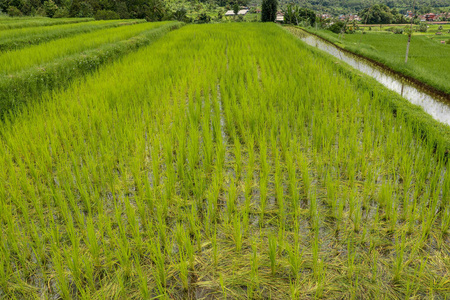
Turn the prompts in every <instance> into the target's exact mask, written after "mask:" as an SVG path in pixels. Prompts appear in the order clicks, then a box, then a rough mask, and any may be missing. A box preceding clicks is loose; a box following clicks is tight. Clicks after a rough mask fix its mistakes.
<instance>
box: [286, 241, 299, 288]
mask: <svg viewBox="0 0 450 300" xmlns="http://www.w3.org/2000/svg"><path fill="white" fill-rule="evenodd" d="M285 247H286V248H285V251H286V252H287V254H288V261H289V267H290V270H291V276H292V278H293V279H294V280H298V279H299V276H300V270H301V267H302V264H303V251H302V252H300V251H299V248H298V246H296V245H289V244H286V245H285Z"/></svg>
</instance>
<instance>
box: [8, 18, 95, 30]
mask: <svg viewBox="0 0 450 300" xmlns="http://www.w3.org/2000/svg"><path fill="white" fill-rule="evenodd" d="M88 21H92V19H91V18H67V19H49V18H38V17H36V18H25V19H23V18H0V30H5V29H14V28H25V27H36V26H52V25H58V24H71V23H80V22H88Z"/></svg>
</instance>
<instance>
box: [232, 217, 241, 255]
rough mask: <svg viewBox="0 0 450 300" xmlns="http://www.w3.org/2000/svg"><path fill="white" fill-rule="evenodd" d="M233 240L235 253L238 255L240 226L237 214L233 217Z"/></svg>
mask: <svg viewBox="0 0 450 300" xmlns="http://www.w3.org/2000/svg"><path fill="white" fill-rule="evenodd" d="M233 239H234V244H235V248H236V252H237V253H240V252H241V250H242V243H243V241H242V224H241V218H240V216H239V214H234V217H233Z"/></svg>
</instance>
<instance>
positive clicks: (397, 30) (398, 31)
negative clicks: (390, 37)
mask: <svg viewBox="0 0 450 300" xmlns="http://www.w3.org/2000/svg"><path fill="white" fill-rule="evenodd" d="M392 32H393V33H394V34H403V28H399V27H396V28H394V30H393V31H392Z"/></svg>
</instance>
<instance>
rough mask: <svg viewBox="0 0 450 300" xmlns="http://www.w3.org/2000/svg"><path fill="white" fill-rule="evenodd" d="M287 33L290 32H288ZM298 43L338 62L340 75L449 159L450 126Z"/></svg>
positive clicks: (439, 153) (377, 84)
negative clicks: (401, 119) (368, 93)
mask: <svg viewBox="0 0 450 300" xmlns="http://www.w3.org/2000/svg"><path fill="white" fill-rule="evenodd" d="M302 29H303V28H302ZM285 31H286V32H289V31H288V30H285ZM308 32H309V31H308ZM289 33H290V32H289ZM309 33H311V32H309ZM290 34H291V33H290ZM312 34H314V33H312ZM298 41H299V42H301V43H303V44H304V45H305V46H306V47H307V48H308V49H309V50H310V51H311V52H313V53H315V54H316V55H320V56H324V57H328V58H329V59H331V60H334V61H338V63H336V64H335V69H336V71H337V72H338V73H340V74H341V75H343V76H347V77H350V78H353V79H355V80H357V82H358V86H359V88H360V89H365V90H370V91H372V95H373V94H374V93H376V94H377V95H378V96H379V98H380V99H381V101H382V103H383V105H384V106H386V107H388V108H389V109H390V110H391V111H392V113H393V114H394V115H402V116H403V117H404V118H405V120H406V121H407V122H408V123H409V124H410V125H411V126H412V127H413V128H415V130H416V131H417V132H418V133H419V134H420V135H421V136H422V138H425V139H429V140H430V141H433V144H434V145H435V148H436V149H437V152H438V156H441V155H443V156H445V157H446V158H448V156H449V154H450V126H448V125H446V124H443V123H441V122H439V121H437V120H435V119H433V117H432V116H430V115H429V114H428V113H426V112H425V111H424V110H423V109H422V108H421V107H420V106H417V105H414V104H412V103H410V102H409V101H408V100H406V99H405V98H403V97H401V96H400V95H398V94H397V93H395V92H393V91H390V90H388V89H387V88H386V87H385V86H383V85H382V84H381V83H379V82H378V81H376V80H375V79H373V78H372V77H370V76H368V75H365V74H363V73H361V72H359V71H358V70H356V69H354V68H352V67H351V66H349V65H347V64H345V63H343V62H342V61H340V60H338V59H337V58H335V57H334V56H332V55H330V54H328V53H326V52H323V51H321V50H318V49H316V48H314V47H311V46H309V45H307V44H306V43H304V42H302V41H301V40H300V39H298ZM337 47H339V46H337ZM339 48H341V47H339ZM341 49H342V48H341ZM343 50H345V49H343Z"/></svg>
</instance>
